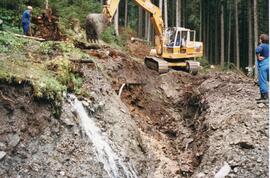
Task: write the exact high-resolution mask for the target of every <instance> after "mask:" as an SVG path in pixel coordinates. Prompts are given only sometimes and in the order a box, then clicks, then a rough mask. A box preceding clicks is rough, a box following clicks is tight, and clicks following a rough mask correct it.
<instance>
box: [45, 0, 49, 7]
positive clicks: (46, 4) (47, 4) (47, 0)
mask: <svg viewBox="0 0 270 178" xmlns="http://www.w3.org/2000/svg"><path fill="white" fill-rule="evenodd" d="M45 9H49V0H46V1H45Z"/></svg>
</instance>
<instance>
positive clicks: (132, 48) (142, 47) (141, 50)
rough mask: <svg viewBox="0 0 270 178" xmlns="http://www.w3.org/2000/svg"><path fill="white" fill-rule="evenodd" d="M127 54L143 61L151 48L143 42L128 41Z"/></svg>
mask: <svg viewBox="0 0 270 178" xmlns="http://www.w3.org/2000/svg"><path fill="white" fill-rule="evenodd" d="M127 48H128V52H129V53H130V54H131V55H132V56H135V57H138V58H141V59H143V58H144V57H145V56H148V55H149V53H150V50H151V48H150V47H149V46H148V45H147V44H146V43H144V42H140V41H134V42H131V41H129V42H128V43H127Z"/></svg>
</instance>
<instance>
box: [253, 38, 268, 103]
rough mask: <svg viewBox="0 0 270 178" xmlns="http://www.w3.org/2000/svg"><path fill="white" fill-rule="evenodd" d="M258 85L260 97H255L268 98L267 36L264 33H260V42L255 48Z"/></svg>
mask: <svg viewBox="0 0 270 178" xmlns="http://www.w3.org/2000/svg"><path fill="white" fill-rule="evenodd" d="M256 56H257V65H258V74H259V86H260V93H261V97H260V98H259V99H257V101H258V102H260V101H261V100H268V93H269V92H268V89H269V88H268V81H269V37H268V35H266V34H261V35H260V44H259V46H258V47H257V48H256Z"/></svg>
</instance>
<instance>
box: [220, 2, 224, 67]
mask: <svg viewBox="0 0 270 178" xmlns="http://www.w3.org/2000/svg"><path fill="white" fill-rule="evenodd" d="M220 29H221V30H220V37H221V38H220V39H221V40H220V42H221V44H220V48H221V50H220V65H221V66H222V67H224V4H223V2H221V15H220Z"/></svg>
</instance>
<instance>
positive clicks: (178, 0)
mask: <svg viewBox="0 0 270 178" xmlns="http://www.w3.org/2000/svg"><path fill="white" fill-rule="evenodd" d="M175 15H176V23H175V24H176V27H180V26H181V0H176V8H175Z"/></svg>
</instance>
